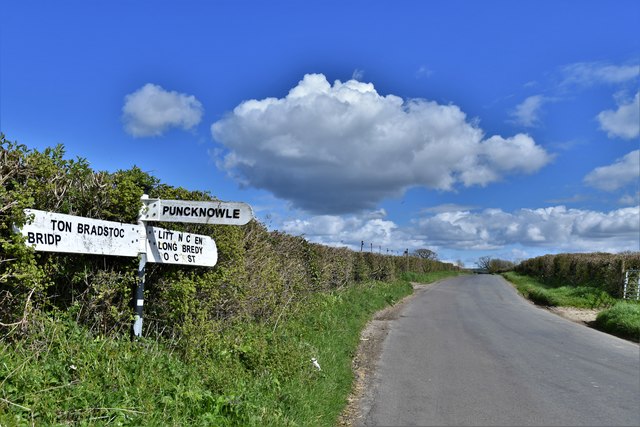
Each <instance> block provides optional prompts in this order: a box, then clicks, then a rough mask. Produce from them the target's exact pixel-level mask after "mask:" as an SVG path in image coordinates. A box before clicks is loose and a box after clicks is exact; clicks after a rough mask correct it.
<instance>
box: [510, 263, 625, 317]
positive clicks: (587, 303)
mask: <svg viewBox="0 0 640 427" xmlns="http://www.w3.org/2000/svg"><path fill="white" fill-rule="evenodd" d="M503 277H504V278H506V279H507V280H508V281H509V282H511V283H513V284H514V285H515V287H516V289H517V290H518V292H520V293H521V294H522V295H523V296H524V297H525V298H527V299H530V300H531V301H533V302H534V303H536V304H538V305H546V306H558V307H577V308H605V307H609V306H612V305H613V304H615V302H616V299H615V298H613V297H612V296H611V295H609V294H608V293H606V292H605V291H603V290H601V289H598V288H594V287H590V286H558V287H552V286H548V285H545V284H543V283H540V282H538V281H537V280H536V279H534V278H532V277H529V276H522V275H519V274H517V273H514V272H507V273H504V274H503Z"/></svg>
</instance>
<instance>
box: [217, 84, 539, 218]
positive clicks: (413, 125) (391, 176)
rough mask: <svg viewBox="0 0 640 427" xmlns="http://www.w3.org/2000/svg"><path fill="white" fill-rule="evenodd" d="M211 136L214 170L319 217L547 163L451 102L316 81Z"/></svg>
mask: <svg viewBox="0 0 640 427" xmlns="http://www.w3.org/2000/svg"><path fill="white" fill-rule="evenodd" d="M211 131H212V135H213V137H214V139H216V140H217V141H219V142H220V143H221V144H223V145H224V146H225V147H226V149H227V152H226V154H225V155H224V156H221V157H220V158H219V159H218V165H219V167H221V168H223V169H226V170H227V171H228V172H229V173H230V174H231V175H233V176H235V177H236V178H237V179H239V180H241V181H243V182H244V183H245V184H247V185H250V186H253V187H256V188H262V189H266V190H268V191H271V192H272V193H273V194H274V195H276V196H277V197H279V198H282V199H285V200H288V201H291V202H292V204H293V205H294V206H295V207H298V208H302V209H304V210H307V211H309V212H313V213H318V214H337V213H348V212H356V211H359V210H363V209H370V208H373V207H375V205H376V204H377V203H378V202H379V201H381V200H382V199H384V198H387V197H395V196H400V195H401V194H402V193H403V192H404V191H405V190H406V189H408V188H410V187H414V186H424V187H428V188H432V189H438V190H444V191H452V190H455V188H456V187H457V186H458V185H464V186H467V187H468V186H473V185H487V184H489V183H492V182H495V181H498V180H500V179H502V178H503V177H504V176H505V175H507V174H514V173H533V172H535V171H537V170H538V169H540V168H541V167H543V166H544V165H546V164H547V163H548V162H549V161H550V160H551V156H550V155H549V154H548V153H547V152H546V151H545V150H544V149H543V148H542V147H540V146H539V145H537V144H536V143H535V141H534V140H533V139H532V138H531V137H530V136H528V135H525V134H517V135H515V136H512V137H502V136H491V137H489V138H485V135H484V134H483V132H482V130H481V129H480V128H479V127H478V125H477V123H476V122H475V121H473V120H468V119H467V117H466V115H465V114H464V113H463V112H462V111H461V110H460V108H459V107H457V106H455V105H451V104H450V105H440V104H438V103H436V102H433V101H428V100H424V99H412V100H403V99H402V98H399V97H397V96H394V95H387V96H383V95H380V94H379V93H378V92H377V91H376V90H375V88H374V86H373V84H371V83H362V82H359V81H356V80H349V81H347V82H345V83H342V82H340V81H336V82H334V84H333V85H331V84H330V83H329V82H328V81H327V79H326V78H325V76H324V75H322V74H308V75H305V76H304V78H303V79H302V80H301V81H300V82H299V83H298V85H297V86H295V87H294V88H292V89H291V90H290V91H289V93H288V95H287V96H286V97H284V98H266V99H262V100H248V101H245V102H242V103H241V104H240V105H238V106H237V107H236V108H235V109H234V110H233V112H231V113H230V114H228V115H227V116H226V117H224V118H223V119H221V120H219V121H218V122H216V123H214V124H213V125H212V126H211Z"/></svg>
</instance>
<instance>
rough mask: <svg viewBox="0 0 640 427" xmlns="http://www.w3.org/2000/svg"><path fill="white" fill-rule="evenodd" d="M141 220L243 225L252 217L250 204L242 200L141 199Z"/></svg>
mask: <svg viewBox="0 0 640 427" xmlns="http://www.w3.org/2000/svg"><path fill="white" fill-rule="evenodd" d="M142 201H143V203H144V204H145V208H146V209H143V211H142V213H141V218H140V219H141V220H142V221H164V222H190V223H198V224H223V225H245V224H247V223H248V222H249V221H251V220H252V219H253V210H252V209H251V206H249V205H248V204H246V203H242V202H221V201H214V202H198V201H189V200H161V199H143V200H142Z"/></svg>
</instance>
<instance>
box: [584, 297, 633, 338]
mask: <svg viewBox="0 0 640 427" xmlns="http://www.w3.org/2000/svg"><path fill="white" fill-rule="evenodd" d="M595 326H596V327H597V328H598V329H600V330H602V331H605V332H609V333H612V334H615V335H617V336H620V337H622V338H627V339H630V340H633V341H636V342H640V303H638V302H632V301H618V302H617V303H616V304H615V305H614V306H613V307H611V308H609V309H607V310H604V311H601V312H600V313H598V317H597V318H596V322H595Z"/></svg>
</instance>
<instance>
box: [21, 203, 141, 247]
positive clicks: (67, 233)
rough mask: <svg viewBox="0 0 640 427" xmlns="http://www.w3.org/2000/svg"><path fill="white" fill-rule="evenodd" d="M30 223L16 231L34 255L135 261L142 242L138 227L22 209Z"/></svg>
mask: <svg viewBox="0 0 640 427" xmlns="http://www.w3.org/2000/svg"><path fill="white" fill-rule="evenodd" d="M24 212H25V214H26V215H27V217H30V216H32V215H33V220H32V221H31V222H30V223H27V224H25V225H24V226H23V227H22V228H21V229H20V230H19V231H20V233H21V234H22V235H23V236H24V237H25V238H26V243H27V245H29V246H32V247H33V248H34V249H35V250H36V251H44V252H67V253H74V254H93V255H115V256H130V257H136V256H138V253H139V252H140V250H141V249H143V248H144V242H142V241H141V239H140V227H139V226H138V225H137V224H123V223H121V222H114V221H104V220H101V219H92V218H84V217H81V216H75V215H66V214H60V213H54V212H45V211H40V210H37V209H25V210H24Z"/></svg>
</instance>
